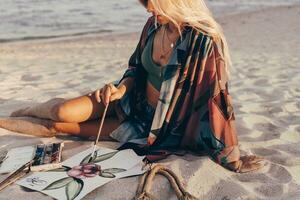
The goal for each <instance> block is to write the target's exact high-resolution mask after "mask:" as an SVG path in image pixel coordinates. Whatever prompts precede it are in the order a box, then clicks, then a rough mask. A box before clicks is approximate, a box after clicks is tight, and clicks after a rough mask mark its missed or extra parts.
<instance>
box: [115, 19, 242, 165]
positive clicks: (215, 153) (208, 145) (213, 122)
mask: <svg viewBox="0 0 300 200" xmlns="http://www.w3.org/2000/svg"><path fill="white" fill-rule="evenodd" d="M159 26H160V25H159ZM159 26H158V27H159ZM156 30H157V29H156V28H155V25H154V18H153V17H150V18H149V19H148V21H147V23H146V24H145V26H144V28H143V31H142V34H141V37H140V40H139V43H138V45H137V47H136V49H135V51H134V53H133V54H132V56H131V57H130V59H129V63H128V64H129V67H128V69H127V70H126V71H125V73H124V75H123V77H122V78H121V80H119V83H120V82H121V81H122V80H123V79H124V78H126V77H134V78H135V83H134V86H133V88H132V90H131V91H130V93H129V94H128V95H127V98H128V99H129V101H127V102H128V103H129V104H130V108H131V110H132V111H133V112H134V105H135V103H136V102H137V101H138V99H139V98H140V96H141V94H142V92H144V90H145V87H146V80H147V78H146V77H147V72H146V71H145V69H144V67H143V66H142V63H141V53H142V50H143V48H144V46H145V43H146V42H147V39H148V38H149V36H150V35H151V34H154V32H155V31H156ZM220 45H221V44H220V43H218V42H215V41H213V40H212V38H211V37H209V36H207V35H204V34H202V33H200V32H198V31H197V30H195V29H193V28H191V27H186V28H185V29H184V30H183V33H182V37H181V38H180V39H179V40H178V41H177V43H176V45H175V47H174V50H173V53H172V55H171V58H170V60H169V63H168V64H167V66H166V70H165V74H164V77H163V79H164V80H163V83H162V86H161V90H160V96H159V100H158V103H157V107H156V110H155V114H154V118H153V122H152V125H151V131H150V133H149V136H148V139H151V140H152V141H153V140H154V143H153V144H151V145H152V146H161V147H162V148H163V147H166V146H168V147H173V148H187V149H189V150H193V151H205V152H207V153H208V154H209V155H210V156H211V158H213V159H214V160H215V161H216V162H218V163H220V164H223V165H224V164H226V163H229V162H233V161H237V160H239V157H240V153H239V149H238V146H237V145H238V142H237V136H236V129H235V126H234V120H235V117H234V112H233V107H232V100H231V97H230V95H229V93H228V80H227V75H226V72H225V65H224V59H223V55H222V50H221V46H220Z"/></svg>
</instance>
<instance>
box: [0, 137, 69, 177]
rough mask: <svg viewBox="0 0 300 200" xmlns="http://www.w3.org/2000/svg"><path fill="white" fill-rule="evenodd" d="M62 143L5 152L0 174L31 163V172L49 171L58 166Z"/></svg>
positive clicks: (25, 147)
mask: <svg viewBox="0 0 300 200" xmlns="http://www.w3.org/2000/svg"><path fill="white" fill-rule="evenodd" d="M63 146H64V143H63V142H57V143H48V144H38V145H34V146H24V147H17V148H13V149H10V150H8V151H7V150H6V153H5V155H3V156H2V157H3V159H2V163H0V174H5V173H10V172H13V171H15V170H17V169H18V168H20V167H21V166H23V165H24V164H26V163H28V162H30V161H33V162H32V166H31V171H41V170H49V169H51V168H57V167H59V166H60V162H61V155H62V149H63Z"/></svg>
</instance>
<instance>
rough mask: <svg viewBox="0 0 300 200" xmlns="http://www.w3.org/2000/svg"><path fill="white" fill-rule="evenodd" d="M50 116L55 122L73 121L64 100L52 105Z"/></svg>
mask: <svg viewBox="0 0 300 200" xmlns="http://www.w3.org/2000/svg"><path fill="white" fill-rule="evenodd" d="M51 116H52V119H53V120H54V121H57V122H75V121H74V117H73V115H72V113H71V109H70V106H68V105H67V104H66V103H65V102H64V103H59V104H56V105H54V106H53V108H52V111H51Z"/></svg>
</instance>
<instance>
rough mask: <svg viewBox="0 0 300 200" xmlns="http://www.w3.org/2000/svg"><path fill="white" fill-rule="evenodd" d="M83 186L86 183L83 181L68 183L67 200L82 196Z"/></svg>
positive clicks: (77, 180)
mask: <svg viewBox="0 0 300 200" xmlns="http://www.w3.org/2000/svg"><path fill="white" fill-rule="evenodd" d="M83 185H84V183H83V181H82V180H81V179H74V181H71V182H70V183H68V185H67V186H66V195H67V200H73V199H75V198H76V197H77V196H78V195H79V194H80V192H81V190H82V188H83Z"/></svg>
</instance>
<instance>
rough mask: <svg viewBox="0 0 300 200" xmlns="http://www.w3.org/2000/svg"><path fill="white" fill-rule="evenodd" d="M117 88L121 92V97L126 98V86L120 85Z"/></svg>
mask: <svg viewBox="0 0 300 200" xmlns="http://www.w3.org/2000/svg"><path fill="white" fill-rule="evenodd" d="M117 88H118V90H119V91H120V93H121V96H124V94H125V93H126V86H125V85H124V84H120V85H118V87H117Z"/></svg>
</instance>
